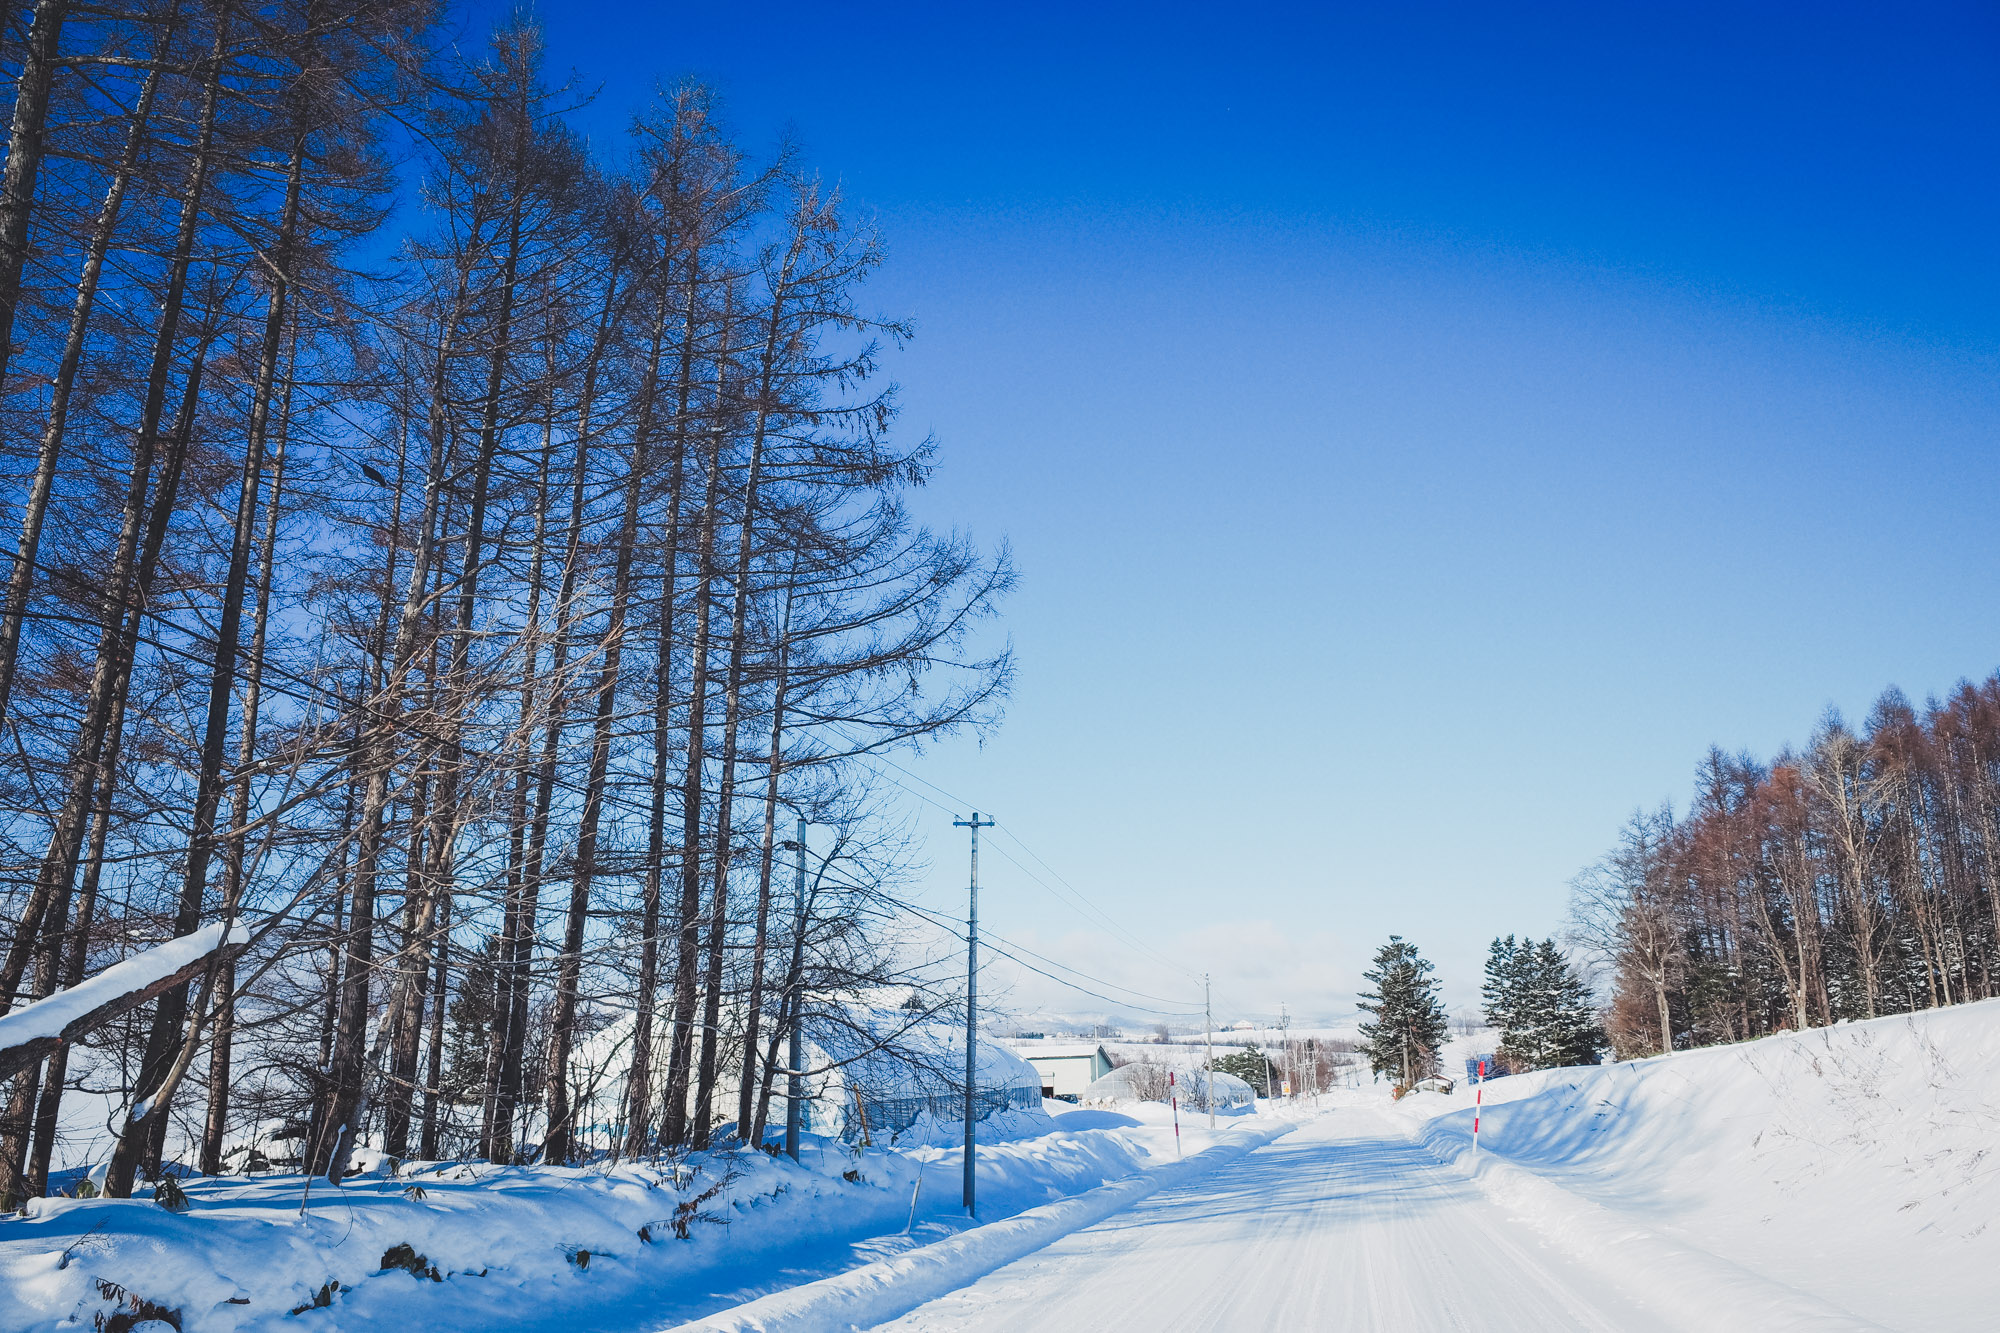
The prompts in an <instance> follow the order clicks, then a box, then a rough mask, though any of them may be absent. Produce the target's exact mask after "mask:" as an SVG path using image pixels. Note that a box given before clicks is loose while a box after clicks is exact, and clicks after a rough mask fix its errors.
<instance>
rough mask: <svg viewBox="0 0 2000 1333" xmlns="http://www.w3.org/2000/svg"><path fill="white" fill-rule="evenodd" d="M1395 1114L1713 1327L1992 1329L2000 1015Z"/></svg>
mask: <svg viewBox="0 0 2000 1333" xmlns="http://www.w3.org/2000/svg"><path fill="white" fill-rule="evenodd" d="M1471 1100H1472V1096H1471V1089H1470V1088H1465V1089H1462V1090H1461V1091H1459V1092H1457V1093H1454V1094H1453V1095H1452V1096H1450V1097H1439V1096H1424V1095H1419V1096H1414V1097H1409V1098H1405V1099H1404V1100H1403V1102H1401V1103H1398V1105H1397V1110H1398V1111H1399V1113H1401V1114H1402V1115H1403V1116H1404V1117H1406V1119H1407V1120H1408V1121H1409V1123H1410V1124H1411V1127H1412V1131H1413V1132H1414V1133H1415V1134H1417V1135H1418V1137H1419V1138H1420V1139H1421V1140H1422V1141H1423V1142H1424V1143H1425V1145H1426V1146H1427V1147H1428V1148H1429V1149H1430V1150H1431V1151H1432V1153H1433V1154H1434V1155H1436V1156H1438V1157H1440V1158H1443V1159H1445V1160H1447V1161H1453V1162H1456V1163H1458V1164H1459V1165H1460V1166H1461V1168H1462V1169H1465V1170H1467V1171H1468V1172H1470V1173H1471V1174H1472V1175H1473V1177H1474V1178H1475V1179H1476V1180H1477V1181H1478V1183H1479V1184H1480V1186H1481V1188H1482V1189H1483V1190H1484V1191H1485V1192H1486V1193H1488V1194H1489V1195H1490V1196H1491V1197H1493V1198H1494V1199H1495V1200H1496V1201H1498V1202H1500V1203H1501V1204H1502V1205H1503V1206H1505V1207H1506V1208H1507V1209H1508V1211H1509V1212H1510V1213H1512V1214H1513V1215H1515V1216H1517V1217H1521V1218H1524V1219H1525V1220H1527V1221H1529V1222H1530V1223H1531V1224H1533V1225H1534V1226H1536V1227H1537V1228H1538V1229H1539V1230H1542V1231H1544V1232H1545V1233H1546V1234H1548V1235H1549V1236H1550V1237H1551V1238H1552V1239H1554V1240H1555V1241H1556V1242H1557V1243H1559V1244H1560V1245H1562V1246H1563V1248H1565V1249H1567V1250H1569V1251H1570V1252H1571V1253H1573V1254H1575V1255H1577V1256H1578V1257H1579V1258H1582V1259H1585V1260H1588V1261H1592V1262H1594V1263H1596V1264H1597V1265H1599V1266H1601V1267H1603V1268H1604V1269H1606V1270H1607V1271H1609V1272H1610V1273H1612V1275H1613V1276H1614V1277H1616V1278H1617V1279H1618V1280H1619V1281H1621V1282H1623V1283H1624V1284H1625V1285H1626V1286H1627V1287H1628V1288H1630V1289H1632V1290H1633V1291H1634V1292H1635V1294H1639V1295H1641V1296H1643V1297H1645V1298H1647V1299H1649V1300H1651V1301H1652V1302H1653V1303H1656V1304H1662V1305H1664V1306H1665V1307H1666V1308H1678V1309H1681V1310H1684V1311H1686V1312H1687V1314H1688V1315H1689V1316H1690V1317H1691V1318H1694V1319H1696V1320H1698V1322H1700V1324H1701V1325H1702V1326H1704V1327H1714V1328H1727V1327H1743V1328H1758V1329H1774V1328H1811V1329H1818V1328H1849V1329H1858V1328H1875V1327H1891V1328H1919V1327H1921V1328H1983V1327H1990V1326H1991V1322H1992V1312H1991V1305H1992V1299H1993V1290H1994V1288H1993V1281H1994V1280H1993V1277H1992V1275H1993V1274H1994V1273H1995V1272H2000V1227H1996V1226H1995V1225H1994V1224H1995V1222H1996V1221H2000V1171H1996V1170H1995V1168H1994V1163H1993V1160H1992V1153H1993V1145H1994V1143H1995V1141H1996V1138H2000V1001H1985V1002H1982V1003H1979V1004H1971V1005H1963V1006H1960V1007H1957V1008H1953V1009H1945V1010H1936V1011H1932V1012H1928V1013H1923V1014H1915V1015H1907V1016H1899V1017H1896V1018H1887V1019H1878V1020H1875V1021H1873V1022H1868V1023H1850V1024H1842V1025H1840V1026H1838V1027H1833V1028H1825V1029H1819V1030H1815V1031H1811V1032H1806V1033H1797V1034H1784V1035H1780V1036H1776V1037H1770V1038H1766V1039H1764V1040H1761V1041H1756V1042H1749V1043H1744V1044H1742V1045H1737V1046H1727V1047H1711V1048H1707V1049H1704V1050H1697V1051H1688V1052H1682V1053H1679V1054H1675V1055H1671V1056H1663V1057H1659V1058H1657V1059H1652V1060H1643V1061H1634V1062H1630V1063H1626V1064H1618V1065H1606V1066H1599V1067H1596V1068H1586V1069H1559V1070H1544V1071H1541V1072H1538V1073H1533V1074H1523V1075H1517V1076H1515V1077H1512V1078H1507V1079H1503V1080H1498V1081H1495V1082H1491V1083H1488V1084H1487V1085H1486V1104H1485V1112H1484V1115H1483V1117H1482V1120H1481V1124H1480V1147H1479V1153H1478V1156H1477V1159H1476V1160H1475V1159H1474V1157H1473V1156H1472V1153H1471V1132H1472V1114H1471V1111H1470V1110H1469V1109H1468V1108H1469V1106H1470V1103H1471Z"/></svg>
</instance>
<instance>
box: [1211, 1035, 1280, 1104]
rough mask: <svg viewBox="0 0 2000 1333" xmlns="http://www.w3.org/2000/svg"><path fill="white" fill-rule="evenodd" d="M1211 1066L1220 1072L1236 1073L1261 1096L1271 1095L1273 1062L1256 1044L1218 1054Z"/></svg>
mask: <svg viewBox="0 0 2000 1333" xmlns="http://www.w3.org/2000/svg"><path fill="white" fill-rule="evenodd" d="M1209 1068H1210V1069H1212V1070H1214V1071H1215V1072H1216V1073H1218V1074H1234V1075H1235V1076H1236V1077H1238V1078H1240V1079H1242V1080H1243V1081H1244V1082H1245V1083H1248V1084H1249V1085H1250V1087H1251V1089H1252V1090H1253V1091H1255V1092H1256V1094H1257V1095H1258V1096H1259V1097H1268V1096H1270V1095H1271V1083H1270V1079H1271V1062H1270V1061H1269V1060H1268V1059H1266V1058H1265V1055H1264V1053H1263V1052H1262V1051H1260V1050H1258V1049H1257V1048H1256V1046H1254V1045H1251V1046H1245V1047H1244V1048H1243V1049H1242V1050H1240V1051H1231V1052H1230V1053H1229V1054H1227V1055H1218V1056H1216V1057H1215V1059H1214V1061H1213V1062H1212V1063H1211V1064H1210V1065H1209Z"/></svg>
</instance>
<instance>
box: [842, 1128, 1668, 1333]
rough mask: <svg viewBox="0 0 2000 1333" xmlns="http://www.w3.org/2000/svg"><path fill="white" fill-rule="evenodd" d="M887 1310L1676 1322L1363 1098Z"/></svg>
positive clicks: (1154, 1332)
mask: <svg viewBox="0 0 2000 1333" xmlns="http://www.w3.org/2000/svg"><path fill="white" fill-rule="evenodd" d="M1036 1315H1039V1316H1041V1320H1038V1319H1037V1318H1036V1317H1034V1316H1036ZM1044 1321H1053V1322H1044ZM881 1327H882V1328H885V1329H895V1330H903V1331H909V1333H915V1331H917V1330H921V1331H922V1333H938V1331H939V1330H952V1329H963V1330H975V1329H994V1330H1001V1329H1005V1330H1009V1333H1011V1331H1012V1330H1015V1329H1019V1328H1022V1327H1047V1328H1053V1327H1063V1328H1090V1329H1100V1330H1106V1331H1107V1333H1116V1331H1117V1330H1124V1329H1132V1330H1145V1331H1146V1333H1158V1331H1159V1330H1162V1329H1173V1330H1180V1329H1186V1330H1196V1329H1220V1330H1226V1329H1268V1328H1367V1329H1396V1330H1424V1329H1481V1330H1516V1329H1518V1330H1548V1329H1607V1330H1610V1329H1615V1330H1620V1331H1621V1333H1622V1331H1624V1330H1647V1329H1661V1328H1669V1327H1673V1325H1671V1324H1665V1323H1661V1322H1660V1321H1659V1320H1658V1319H1656V1318H1654V1317H1652V1316H1650V1315H1649V1314H1648V1313H1647V1312H1646V1311H1645V1310H1643V1309H1641V1308H1640V1307H1638V1306H1637V1305H1635V1304H1633V1303H1632V1302H1631V1301H1630V1300H1628V1299H1627V1298H1625V1297H1624V1296H1622V1295H1621V1294H1620V1293H1619V1292H1617V1291H1616V1290H1615V1289H1613V1288H1611V1287H1609V1286H1608V1285H1607V1284H1606V1283H1605V1282H1604V1281H1603V1280H1602V1279H1600V1278H1599V1277H1597V1276H1596V1275H1595V1274H1594V1273H1593V1272H1591V1271H1590V1270H1587V1269H1584V1268H1582V1267H1580V1266H1579V1265H1577V1264H1575V1263H1573V1262H1572V1261H1570V1260H1569V1259H1567V1258H1566V1257H1565V1256H1563V1255H1562V1254H1560V1253H1558V1252H1556V1251H1554V1250H1552V1249H1550V1248H1549V1247H1547V1246H1546V1245H1545V1244H1543V1243H1542V1242H1541V1241H1540V1240H1539V1239H1538V1238H1537V1237H1536V1236H1535V1235H1534V1233H1532V1232H1530V1231H1527V1230H1526V1229H1525V1228H1523V1227H1522V1226H1521V1225H1520V1224H1519V1223H1516V1222H1512V1221H1510V1220H1509V1219H1508V1217H1507V1216H1506V1214H1505V1213H1504V1212H1503V1211H1501V1210H1500V1209H1498V1208H1496V1207H1494V1206H1493V1205H1492V1204H1491V1203H1489V1202H1488V1201H1487V1200H1486V1199H1485V1198H1484V1196H1482V1195H1481V1194H1480V1193H1479V1191H1478V1190H1477V1189H1476V1188H1475V1187H1474V1186H1473V1185H1471V1184H1470V1183H1469V1182H1466V1181H1463V1180H1459V1179H1455V1178H1453V1176H1452V1175H1451V1174H1450V1173H1449V1172H1447V1171H1446V1170H1444V1169H1443V1168H1441V1167H1439V1166H1438V1165H1437V1163H1436V1162H1435V1160H1434V1159H1432V1158H1431V1157H1430V1156H1428V1155H1427V1154H1426V1153H1425V1152H1424V1151H1423V1150H1422V1149H1421V1148H1420V1147H1418V1146H1417V1145H1415V1144H1413V1143H1412V1142H1410V1140H1409V1139H1408V1138H1407V1137H1406V1136H1405V1134H1404V1133H1403V1132H1402V1131H1400V1130H1399V1129H1398V1127H1397V1126H1396V1125H1395V1124H1394V1123H1393V1122H1391V1121H1390V1120H1389V1119H1388V1118H1387V1117H1386V1116H1383V1115H1381V1114H1379V1113H1376V1112H1373V1111H1369V1110H1364V1109H1360V1108H1356V1109H1352V1110H1341V1111H1337V1112H1335V1113H1333V1114H1332V1115H1330V1116H1327V1117H1324V1118H1322V1119H1320V1120H1317V1121H1314V1122H1312V1123H1309V1124H1306V1125H1303V1126H1301V1127H1300V1129H1299V1130H1298V1132H1297V1133H1294V1134H1291V1135H1289V1136H1287V1137H1285V1138H1283V1139H1280V1140H1278V1141H1277V1142H1276V1143H1273V1144H1271V1145H1270V1146H1268V1147H1265V1148H1262V1149H1260V1150H1258V1151H1257V1152H1255V1153H1252V1154H1250V1155H1249V1156H1247V1157H1245V1158H1243V1159H1242V1160H1240V1161H1237V1162H1234V1163H1231V1164H1229V1165H1227V1166H1224V1167H1222V1168H1219V1169H1217V1170H1215V1171H1212V1172H1209V1173H1208V1174H1206V1175H1203V1176H1200V1177H1199V1178H1197V1179H1195V1180H1193V1181H1190V1182H1189V1183H1187V1184H1185V1185H1182V1186H1179V1187H1175V1188H1169V1189H1165V1190H1162V1191H1160V1192H1159V1193H1158V1194H1155V1195H1152V1196H1151V1197H1149V1198H1147V1199H1145V1200H1143V1201H1141V1202H1140V1203H1138V1204H1136V1205H1135V1206H1133V1207H1132V1208H1129V1209H1127V1210H1125V1211H1124V1212H1121V1213H1118V1214H1116V1215H1114V1216H1112V1217H1110V1218H1107V1219H1106V1220H1104V1221H1103V1222H1100V1223H1098V1224H1097V1225H1095V1226H1092V1227H1088V1228H1086V1229H1084V1230H1082V1231H1078V1232H1074V1233H1072V1234H1071V1235H1069V1236H1067V1237H1065V1238H1063V1239H1062V1240H1059V1241H1057V1242H1055V1243H1054V1244H1052V1245H1050V1246H1048V1247H1047V1248H1045V1249H1042V1250H1038V1251H1036V1252H1035V1253H1034V1254H1031V1255H1029V1256H1028V1257H1026V1258H1024V1259H1021V1260H1019V1261H1017V1262H1015V1263H1012V1264H1009V1265H1007V1266H1006V1267H1005V1268H1001V1269H999V1270H997V1271H995V1272H993V1273H991V1274H989V1275H988V1276H986V1277H985V1278H983V1279H981V1280H979V1281H977V1282H974V1283H972V1284H971V1285H969V1286H966V1287H963V1288H961V1289H959V1290H957V1291H955V1292H952V1293H951V1294H950V1295H948V1296H944V1297H941V1298H939V1299H937V1300H934V1301H932V1302H930V1303H929V1304H927V1305H924V1306H921V1307H919V1308H918V1309H916V1310H914V1311H912V1312H911V1313H910V1314H908V1315H905V1316H904V1317H903V1318H901V1319H898V1320H896V1321H894V1322H892V1323H889V1324H885V1325H881Z"/></svg>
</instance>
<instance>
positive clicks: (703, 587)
mask: <svg viewBox="0 0 2000 1333" xmlns="http://www.w3.org/2000/svg"><path fill="white" fill-rule="evenodd" d="M693 299H694V298H693V295H692V292H690V296H689V300H690V301H692V300H693ZM728 346H729V332H728V320H727V319H726V318H725V319H724V321H723V332H722V339H721V343H720V345H719V348H718V351H717V373H716V385H717V394H716V421H715V422H714V424H713V425H712V426H711V427H710V430H709V447H708V458H707V468H708V477H707V494H706V497H705V498H704V500H703V502H702V509H701V526H700V528H699V529H698V532H699V536H698V537H697V538H696V548H695V596H694V608H695V610H694V644H693V648H692V650H691V652H690V653H689V659H690V661H689V669H690V676H689V684H688V723H687V726H688V738H687V762H686V765H685V767H684V769H683V772H682V779H681V782H682V785H681V938H680V968H679V973H678V975H677V976H676V977H675V979H674V1041H673V1049H672V1050H671V1051H670V1052H669V1058H668V1064H667V1115H666V1128H665V1138H666V1141H667V1142H668V1143H673V1144H679V1143H684V1142H688V1141H689V1139H690V1134H689V1127H688V1122H687V1094H688V1085H689V1076H690V1074H691V1073H692V1072H693V1071H692V1068H691V1066H692V1064H693V1058H694V1025H695V971H696V968H697V966H698V965H699V961H700V959H699V949H700V932H701V854H700V852H701V796H702V769H703V765H704V755H705V752H706V748H707V747H706V742H707V730H708V717H707V712H708V648H709V643H708V640H709V618H710V603H711V601H712V596H711V594H712V590H713V587H714V583H715V528H716V505H717V501H718V500H719V498H720V496H719V488H720V484H721V472H722V421H721V411H722V402H721V387H722V374H721V369H720V367H721V365H722V362H723V358H724V356H726V354H727V348H728ZM692 1138H693V1141H694V1142H695V1143H696V1144H697V1145H700V1144H703V1143H706V1142H707V1140H708V1131H707V1126H705V1125H703V1124H701V1123H700V1122H699V1119H697V1121H696V1123H695V1125H694V1127H693V1135H692Z"/></svg>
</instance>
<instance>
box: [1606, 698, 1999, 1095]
mask: <svg viewBox="0 0 2000 1333" xmlns="http://www.w3.org/2000/svg"><path fill="white" fill-rule="evenodd" d="M1573 887H1574V898H1573V927H1574V933H1575V938H1576V939H1577V941H1578V942H1579V943H1580V944H1582V945H1584V946H1585V947H1587V948H1588V949H1589V950H1590V951H1591V953H1592V954H1593V955H1594V956H1595V957H1596V958H1597V959H1598V960H1599V961H1600V962H1601V963H1602V964H1603V965H1604V967H1605V968H1606V976H1607V985H1608V989H1609V1007H1608V1011H1607V1015H1606V1018H1607V1026H1608V1029H1609V1032H1610V1037H1611V1040H1612V1043H1613V1045H1614V1046H1615V1048H1616V1050H1617V1052H1618V1053H1619V1054H1620V1055H1621V1056H1630V1055H1642V1054H1648V1053H1652V1052H1657V1051H1670V1050H1675V1049H1679V1048H1682V1047H1687V1046H1698V1045H1704V1044H1708V1043H1713V1042H1725V1041H1741V1040H1744V1039H1746V1038H1751V1037H1757V1036H1762V1035H1764V1034H1767V1033H1771V1032H1776V1031H1782V1030H1786V1029H1792V1030H1798V1029H1802V1028H1807V1027H1813V1026H1820V1025H1825V1024H1829V1023H1833V1022H1837V1021H1839V1020H1841V1019H1849V1018H1873V1017H1877V1016H1880V1015H1884V1014H1895V1013H1903V1012H1907V1011H1911V1010H1917V1009H1928V1008H1936V1007H1938V1006H1942V1005H1950V1004H1958V1003H1963V1002H1965V1001H1967V1000H1975V999H1984V998H1987V997H1989V996H1992V995H1994V994H1995V993H1996V987H2000V958H1996V953H1995V949H1996V941H2000V676H1992V677H1988V678H1987V679H1986V680H1984V681H1982V682H1980V683H1978V684H1972V683H1963V684H1961V685H1959V687H1958V688H1957V689H1955V690H1954V691H1952V693H1951V694H1950V695H1949V696H1948V697H1947V698H1945V699H1942V700H1937V699H1933V700H1930V701H1928V702H1927V703H1926V704H1925V705H1924V706H1923V708H1921V709H1918V708H1916V707H1914V706H1913V705H1912V704H1911V703H1910V702H1909V700H1907V699H1906V698H1905V697H1904V696H1903V695H1902V694H1901V693H1900V692H1899V691H1896V690H1893V689H1892V690H1890V691H1888V692H1887V693H1885V694H1883V695H1882V697H1881V698H1880V700H1878V701H1877V703H1876V704H1875V706H1874V708H1873V709H1872V710H1871V711H1870V712H1869V714H1868V717H1867V720H1866V722H1865V724H1864V725H1863V726H1862V727H1861V729H1860V730H1859V731H1858V732H1857V731H1856V730H1854V729H1852V728H1850V727H1849V726H1848V725H1847V724H1846V723H1845V722H1844V721H1843V720H1842V719H1841V718H1840V717H1839V716H1838V715H1837V714H1829V715H1828V716H1827V717H1826V719H1825V720H1824V721H1822V722H1821V724H1820V726H1819V728H1818V729H1817V730H1816V731H1815V732H1814V733H1813V735H1812V738H1811V739H1810V741H1809V742H1808V743H1807V744H1806V746H1805V747H1804V748H1803V749H1801V750H1797V751H1793V750H1789V749H1788V750H1786V751H1784V752H1782V753H1780V754H1779V755H1777V756H1776V757H1775V758H1773V759H1772V760H1770V761H1769V762H1768V763H1767V762H1762V761H1759V760H1757V759H1755V758H1753V757H1751V756H1749V755H1728V754H1724V753H1723V752H1722V751H1720V750H1716V749H1712V750H1710V751H1709V753H1708V755H1707V757H1706V758H1705V759H1704V760H1703V761H1702V763H1701V765H1700V767H1699V769H1698V770H1697V773H1696V776H1695V793H1694V799H1693V801H1692V803H1691V805H1690V806H1689V808H1688V810H1687V811H1686V813H1685V814H1684V815H1680V816H1676V815H1675V814H1674V813H1673V812H1672V811H1671V810H1670V809H1662V810H1660V811H1658V812H1656V813H1651V814H1646V813H1641V814H1636V815H1634V816H1633V817H1632V819H1631V821H1630V822H1629V823H1628V824H1627V825H1626V827H1625V829H1624V830H1623V832H1622V834H1621V836H1620V838H1619V842H1618V845H1617V847H1616V848H1614V849H1613V850H1612V851H1611V852H1610V853H1608V854H1607V855H1606V856H1605V857H1604V858H1603V859H1602V860H1600V861H1599V862H1598V863H1596V864H1595V865H1593V866H1591V867H1590V868H1589V869H1587V870H1586V871H1584V872H1583V873H1582V874H1581V875H1579V876H1578V877H1577V879H1576V880H1575V882H1574V886H1573Z"/></svg>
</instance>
